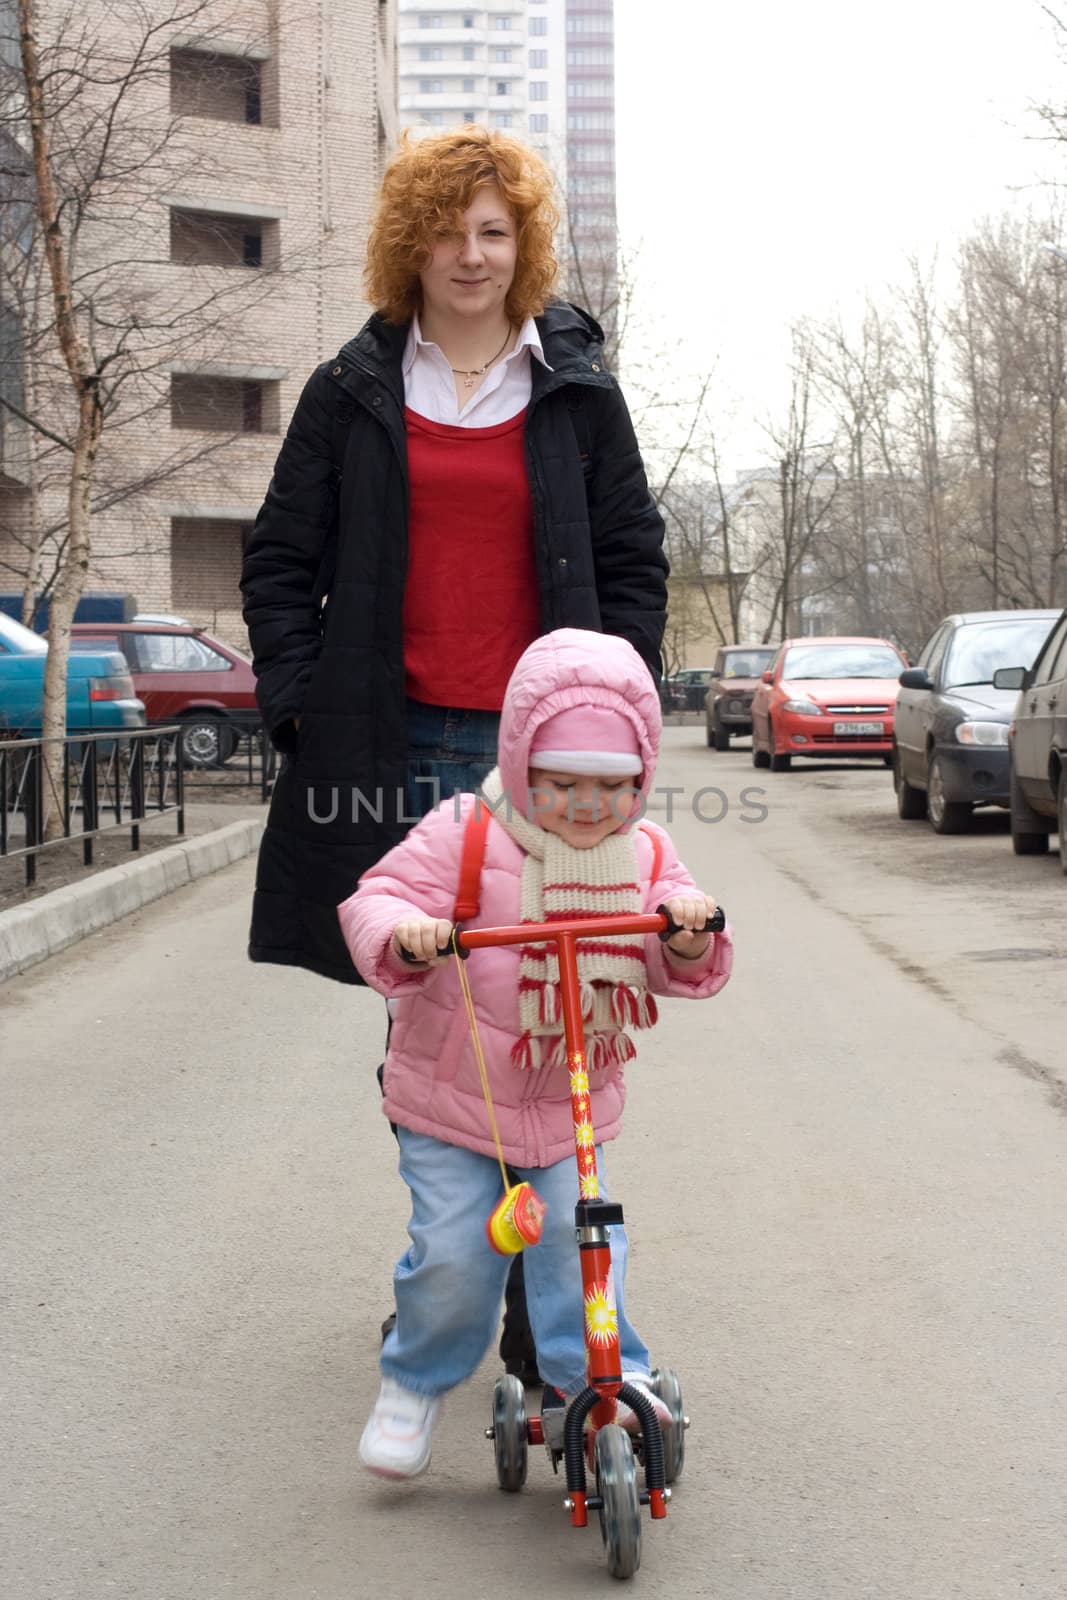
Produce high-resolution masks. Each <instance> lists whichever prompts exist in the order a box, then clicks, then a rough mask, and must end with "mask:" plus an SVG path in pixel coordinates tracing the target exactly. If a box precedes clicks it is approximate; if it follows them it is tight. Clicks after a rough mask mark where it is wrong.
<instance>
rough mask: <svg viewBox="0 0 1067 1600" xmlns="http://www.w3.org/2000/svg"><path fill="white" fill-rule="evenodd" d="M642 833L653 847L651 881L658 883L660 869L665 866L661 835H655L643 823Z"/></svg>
mask: <svg viewBox="0 0 1067 1600" xmlns="http://www.w3.org/2000/svg"><path fill="white" fill-rule="evenodd" d="M641 832H642V833H643V834H644V836H645V838H646V839H647V840H648V842H649V844H650V845H651V846H652V877H651V880H650V881H651V882H652V883H656V882H657V880H658V879H659V869H660V867H661V866H662V865H663V845H662V843H661V842H660V837H659V834H658V833H653V832H652V829H651V828H646V827H645V825H644V823H641Z"/></svg>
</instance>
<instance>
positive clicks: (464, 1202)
mask: <svg viewBox="0 0 1067 1600" xmlns="http://www.w3.org/2000/svg"><path fill="white" fill-rule="evenodd" d="M397 1136H398V1138H399V1141H400V1175H401V1177H402V1178H403V1179H404V1181H405V1182H406V1183H407V1185H408V1187H409V1188H410V1190H411V1221H410V1223H409V1224H408V1233H409V1234H410V1236H411V1246H410V1248H409V1249H408V1251H407V1254H406V1255H404V1256H403V1257H402V1258H401V1260H400V1261H399V1262H398V1264H397V1268H396V1273H395V1276H394V1285H395V1289H396V1327H395V1328H394V1329H393V1331H392V1332H391V1333H390V1334H389V1336H388V1338H387V1339H386V1341H385V1344H384V1345H383V1346H382V1357H381V1368H382V1373H383V1375H384V1376H385V1377H388V1378H394V1379H395V1380H396V1382H397V1383H399V1384H401V1385H402V1386H403V1388H405V1389H410V1390H413V1391H414V1392H415V1393H416V1394H424V1395H440V1394H444V1393H445V1392H446V1391H447V1390H449V1389H453V1388H455V1386H456V1384H457V1383H462V1382H463V1380H464V1379H465V1378H469V1377H470V1375H471V1373H472V1372H473V1371H474V1369H475V1368H476V1367H477V1365H478V1363H479V1362H480V1361H481V1359H482V1357H483V1356H484V1354H485V1352H486V1351H487V1350H488V1348H489V1346H490V1344H491V1343H492V1340H493V1337H494V1334H495V1332H496V1327H497V1320H498V1317H499V1314H500V1301H501V1298H502V1296H503V1293H504V1283H505V1280H506V1278H507V1275H508V1268H509V1266H510V1265H511V1261H512V1259H513V1258H512V1257H511V1256H501V1255H497V1253H496V1251H495V1250H493V1249H492V1248H491V1246H490V1244H489V1242H488V1240H487V1239H486V1236H485V1224H486V1219H487V1218H488V1216H489V1213H490V1212H491V1211H492V1209H493V1207H494V1206H495V1205H496V1203H497V1201H498V1200H499V1199H500V1197H501V1194H502V1188H501V1180H500V1168H499V1166H498V1165H497V1163H496V1161H495V1160H494V1159H493V1158H492V1157H491V1156H483V1155H478V1154H477V1153H476V1152H475V1151H473V1150H465V1149H462V1148H461V1147H460V1146H458V1145H453V1144H445V1143H444V1142H443V1141H442V1140H440V1139H431V1138H428V1137H427V1136H426V1135H425V1134H421V1133H411V1132H409V1130H408V1129H407V1128H400V1129H399V1130H398V1135H397ZM602 1163H603V1154H602V1152H601V1150H600V1149H599V1148H598V1149H597V1168H598V1171H599V1172H600V1174H601V1193H602V1195H603V1194H604V1184H603V1165H602ZM513 1170H514V1171H515V1172H517V1173H518V1175H519V1177H520V1178H521V1179H523V1180H524V1181H526V1182H529V1183H531V1184H532V1185H533V1187H534V1188H535V1189H536V1190H537V1193H538V1194H539V1195H540V1196H541V1199H542V1200H543V1201H544V1202H545V1204H546V1205H547V1207H548V1210H547V1213H546V1216H545V1223H544V1233H543V1234H542V1237H541V1241H540V1243H539V1244H536V1245H532V1246H529V1247H528V1248H527V1249H526V1251H525V1252H524V1257H523V1259H524V1264H525V1274H526V1300H527V1305H528V1307H529V1313H530V1326H531V1327H532V1329H533V1336H534V1343H535V1344H536V1346H537V1364H538V1368H539V1370H540V1373H541V1376H542V1378H544V1379H545V1381H546V1382H547V1383H551V1384H554V1385H555V1387H556V1388H557V1389H559V1390H561V1391H562V1393H564V1394H566V1395H574V1394H577V1393H579V1392H580V1391H581V1390H582V1389H584V1387H585V1383H586V1376H585V1344H584V1339H583V1326H584V1307H583V1299H582V1271H581V1265H580V1262H579V1255H578V1245H577V1242H576V1240H575V1237H574V1203H575V1200H576V1199H577V1197H578V1169H577V1164H576V1162H575V1159H574V1157H573V1156H569V1157H567V1159H566V1160H564V1161H559V1162H557V1163H556V1165H555V1166H552V1167H514V1168H513ZM610 1234H611V1258H612V1269H613V1272H614V1277H615V1295H616V1301H617V1305H618V1313H619V1344H620V1351H621V1356H622V1370H623V1371H624V1372H626V1373H641V1374H644V1375H645V1376H647V1375H648V1370H649V1361H648V1351H647V1349H646V1348H645V1346H644V1344H642V1342H641V1340H640V1339H639V1338H638V1336H637V1334H636V1333H635V1332H634V1329H633V1327H632V1326H631V1324H630V1322H629V1319H628V1318H627V1316H626V1311H625V1305H624V1296H623V1287H624V1280H625V1276H626V1252H627V1243H626V1230H625V1229H624V1228H622V1227H618V1226H616V1227H612V1228H611V1229H610Z"/></svg>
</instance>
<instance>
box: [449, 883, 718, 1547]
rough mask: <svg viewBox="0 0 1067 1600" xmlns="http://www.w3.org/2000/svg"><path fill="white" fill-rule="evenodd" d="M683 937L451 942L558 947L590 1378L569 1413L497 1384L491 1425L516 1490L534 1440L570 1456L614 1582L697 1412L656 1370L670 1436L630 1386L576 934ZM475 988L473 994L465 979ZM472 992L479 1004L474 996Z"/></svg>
mask: <svg viewBox="0 0 1067 1600" xmlns="http://www.w3.org/2000/svg"><path fill="white" fill-rule="evenodd" d="M725 926H726V918H725V916H724V914H723V911H722V908H721V907H720V908H718V909H717V910H716V912H715V915H714V916H713V917H712V918H711V919H710V921H708V922H707V923H705V930H706V931H707V932H710V933H720V932H721V931H722V929H723V928H724V927H725ZM678 932H681V929H680V928H678V927H677V926H676V925H675V924H674V923H673V922H672V921H671V919H670V917H669V916H668V914H667V913H666V911H665V909H664V907H662V906H661V907H659V909H658V911H657V912H656V913H654V914H647V913H646V914H644V915H642V916H607V917H586V918H575V919H573V920H569V921H559V922H551V923H523V924H522V925H521V926H518V927H512V928H472V929H469V930H467V929H464V928H462V927H461V926H459V925H458V924H457V926H456V927H455V928H454V929H453V934H452V940H451V942H450V945H449V949H451V950H453V951H454V952H455V953H456V954H458V955H459V956H461V957H465V956H467V955H468V954H469V952H470V951H472V950H482V949H486V948H488V947H491V946H495V945H506V944H534V943H536V944H542V943H543V944H553V945H555V947H556V952H557V955H558V959H559V980H560V995H561V1000H562V1006H563V1027H564V1036H565V1038H566V1041H567V1054H568V1061H569V1065H570V1091H571V1113H572V1117H573V1120H574V1148H575V1154H576V1156H577V1160H578V1185H579V1195H578V1201H577V1204H576V1206H575V1208H574V1225H575V1231H576V1234H577V1241H578V1249H579V1252H580V1255H581V1264H582V1289H583V1294H584V1299H585V1349H586V1374H587V1378H588V1383H587V1387H586V1388H585V1389H584V1390H583V1391H582V1393H581V1394H580V1395H578V1396H577V1397H576V1398H575V1399H573V1400H572V1401H571V1402H570V1404H569V1405H568V1406H567V1407H566V1410H564V1409H563V1408H562V1407H560V1408H559V1410H558V1411H556V1410H554V1409H553V1410H550V1409H547V1408H546V1409H544V1410H543V1411H542V1413H541V1415H540V1416H528V1415H527V1411H526V1397H525V1391H524V1389H523V1386H522V1384H521V1383H520V1382H519V1380H518V1378H514V1377H504V1378H500V1379H498V1380H497V1384H496V1388H495V1390H494V1394H493V1418H492V1424H491V1426H490V1427H489V1428H487V1429H486V1435H487V1437H488V1438H490V1439H492V1441H493V1448H494V1452H495V1455H496V1472H497V1482H498V1483H499V1485H500V1487H501V1488H502V1489H505V1490H507V1491H509V1492H511V1493H516V1492H517V1491H518V1490H519V1489H521V1488H522V1486H523V1484H524V1483H525V1481H526V1467H527V1454H528V1446H529V1445H531V1444H544V1445H545V1446H546V1447H547V1449H548V1453H549V1457H550V1459H551V1461H552V1467H553V1470H554V1471H558V1469H559V1462H560V1460H561V1459H562V1460H563V1462H564V1470H565V1474H566V1479H567V1496H566V1499H565V1500H564V1502H563V1504H564V1507H565V1509H566V1510H567V1511H569V1512H570V1517H571V1525H572V1526H573V1527H575V1528H584V1527H585V1526H586V1525H587V1523H588V1513H589V1512H590V1511H596V1512H597V1513H598V1514H599V1517H600V1531H601V1535H602V1537H603V1540H604V1547H605V1551H606V1554H607V1562H608V1570H609V1571H610V1572H611V1575H612V1576H613V1577H615V1578H629V1577H632V1576H633V1574H634V1573H635V1572H636V1571H637V1568H638V1567H639V1565H640V1563H641V1506H642V1505H647V1506H648V1508H649V1512H650V1514H651V1516H652V1517H653V1519H658V1518H661V1517H665V1516H666V1515H667V1501H668V1500H669V1499H670V1494H671V1491H670V1485H671V1484H672V1483H673V1482H674V1480H675V1479H676V1478H677V1477H679V1475H680V1474H681V1471H682V1466H683V1463H684V1460H685V1430H686V1428H687V1427H688V1426H689V1419H688V1417H686V1416H685V1414H684V1413H683V1410H682V1395H681V1388H680V1386H679V1383H678V1378H677V1376H676V1374H675V1373H674V1372H673V1371H672V1370H671V1369H670V1368H662V1369H659V1370H657V1371H656V1372H654V1373H653V1374H652V1385H651V1386H652V1388H653V1390H654V1391H655V1393H656V1395H657V1396H658V1398H659V1399H660V1400H662V1401H663V1403H664V1404H665V1405H666V1407H667V1409H668V1410H669V1412H670V1414H671V1426H670V1428H669V1429H668V1430H667V1431H666V1433H665V1434H664V1433H663V1432H662V1431H661V1429H660V1425H659V1422H658V1420H657V1418H656V1412H655V1408H654V1407H653V1406H652V1404H651V1402H650V1401H649V1400H648V1398H647V1397H646V1396H645V1395H643V1394H641V1393H640V1392H639V1391H638V1390H636V1389H635V1388H634V1387H633V1386H632V1385H631V1384H628V1383H623V1381H622V1373H621V1371H620V1366H621V1362H620V1356H619V1331H618V1315H617V1311H616V1305H615V1290H614V1283H613V1279H612V1271H611V1244H610V1238H609V1233H608V1230H609V1228H610V1227H611V1226H612V1224H613V1223H614V1224H618V1223H621V1222H622V1220H623V1215H622V1206H621V1205H619V1204H618V1203H617V1202H613V1201H606V1200H601V1198H600V1185H599V1179H598V1177H597V1168H596V1150H595V1144H596V1138H595V1133H594V1130H593V1127H592V1123H591V1120H590V1119H591V1106H590V1099H589V1079H588V1076H587V1072H586V1059H585V1035H584V1030H583V1026H582V1009H581V1001H580V998H579V984H578V965H577V957H576V941H577V940H578V939H581V938H583V937H584V938H589V937H593V936H595V937H596V938H598V939H602V938H604V936H605V935H609V936H615V935H627V934H628V935H633V934H645V933H656V934H658V935H659V937H660V938H661V939H663V940H666V939H669V938H670V936H671V935H672V934H673V933H678ZM441 953H442V954H444V953H445V952H444V951H442V952H441ZM464 988H465V991H466V984H464ZM466 992H467V993H468V999H469V991H466ZM487 1087H488V1086H487V1085H486V1088H487ZM490 1109H491V1102H490ZM620 1400H621V1401H622V1402H623V1403H624V1404H625V1405H627V1406H629V1407H630V1409H631V1410H632V1411H633V1412H634V1413H635V1414H636V1416H637V1418H638V1420H639V1422H640V1424H641V1433H640V1436H639V1437H637V1438H632V1437H631V1435H630V1434H629V1433H627V1432H626V1430H625V1429H623V1428H621V1427H620V1426H619V1425H618V1423H617V1422H616V1421H615V1416H616V1403H617V1402H618V1401H620ZM635 1455H636V1457H637V1458H638V1459H640V1460H642V1461H643V1465H644V1476H645V1487H644V1489H643V1490H639V1489H638V1486H637V1470H636V1464H635ZM587 1467H588V1469H589V1471H590V1472H592V1473H593V1474H595V1479H596V1491H595V1493H593V1494H589V1493H588V1492H587V1487H586V1468H587Z"/></svg>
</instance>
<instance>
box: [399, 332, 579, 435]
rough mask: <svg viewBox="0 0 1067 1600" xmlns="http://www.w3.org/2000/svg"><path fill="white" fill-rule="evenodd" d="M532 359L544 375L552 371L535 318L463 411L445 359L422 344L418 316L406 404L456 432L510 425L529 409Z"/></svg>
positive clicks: (409, 351)
mask: <svg viewBox="0 0 1067 1600" xmlns="http://www.w3.org/2000/svg"><path fill="white" fill-rule="evenodd" d="M534 357H536V358H537V360H538V361H540V363H541V365H542V366H543V367H544V368H545V369H546V371H548V372H551V371H552V368H551V367H550V366H549V365H548V362H547V361H546V360H545V352H544V350H543V349H542V347H541V336H540V334H539V333H538V331H537V324H536V322H535V321H534V319H533V317H527V319H526V321H525V322H524V323H523V325H522V327H521V328H520V330H519V337H518V339H517V340H516V343H515V348H514V349H513V350H509V351H508V354H507V355H506V356H505V357H504V359H503V360H502V361H498V362H497V363H496V365H495V366H493V367H491V368H490V370H489V371H488V372H487V373H486V375H485V379H484V381H483V383H482V386H481V388H480V389H478V390H477V391H476V392H475V393H474V394H473V395H472V396H471V398H470V399H469V400H468V401H467V403H466V404H465V405H464V407H463V410H462V411H461V410H460V408H459V405H458V404H457V401H456V385H455V379H454V377H453V373H452V369H451V367H450V366H449V363H448V360H447V358H446V357H445V353H444V351H443V350H442V349H441V347H440V345H436V344H432V343H431V342H430V340H429V339H424V338H423V336H422V329H421V328H420V327H419V319H418V316H417V315H416V316H415V317H414V318H413V320H412V323H411V327H410V328H409V330H408V338H407V344H406V345H405V347H404V403H405V405H407V406H409V407H410V408H411V410H412V411H417V412H418V414H419V416H420V417H425V418H426V419H427V421H429V422H440V423H445V424H447V425H449V426H451V427H457V428H493V427H495V426H496V425H497V423H498V422H509V421H510V420H511V418H512V417H515V416H517V415H518V414H519V412H520V411H522V410H523V409H524V408H525V407H526V406H528V405H529V403H530V390H531V387H532V383H533V380H532V377H531V372H530V361H531V359H532V358H534Z"/></svg>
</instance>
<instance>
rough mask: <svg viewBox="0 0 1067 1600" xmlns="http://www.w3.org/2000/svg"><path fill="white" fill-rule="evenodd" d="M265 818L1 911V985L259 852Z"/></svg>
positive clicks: (241, 821) (187, 840)
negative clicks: (160, 899) (191, 884)
mask: <svg viewBox="0 0 1067 1600" xmlns="http://www.w3.org/2000/svg"><path fill="white" fill-rule="evenodd" d="M264 821H265V813H264V812H258V813H257V814H256V815H255V816H244V817H240V818H238V819H237V820H235V821H233V822H227V823H225V824H224V825H223V826H222V827H217V828H213V829H212V830H211V831H210V832H207V833H202V834H199V835H194V836H192V837H189V836H188V835H186V837H184V838H182V839H179V840H178V842H177V843H176V844H173V845H169V846H166V847H164V848H163V849H156V850H153V851H152V853H151V854H149V855H144V856H133V857H131V859H130V860H128V861H127V862H125V863H124V864H123V865H122V866H117V867H110V868H106V869H104V870H101V871H99V872H95V873H92V874H90V875H89V876H87V877H81V878H79V879H78V881H77V882H74V883H68V884H64V885H63V887H62V888H59V889H53V890H52V891H51V893H50V894H44V895H40V896H39V897H38V898H37V899H34V900H29V901H27V902H26V903H25V904H24V905H18V906H14V907H12V908H11V909H10V910H7V911H0V983H4V982H5V981H6V980H7V979H8V978H12V977H14V976H15V975H16V974H17V973H20V972H26V971H27V970H28V969H29V968H30V967H34V966H36V965H37V963H38V962H40V961H45V960H47V959H48V957H49V956H54V955H57V954H58V953H59V951H61V950H66V949H68V948H69V947H70V946H71V945H72V944H76V943H77V942H78V940H79V939H84V938H85V937H86V935H87V934H90V933H96V932H97V931H98V930H99V929H100V928H106V927H108V926H109V925H110V924H111V923H113V922H117V921H118V920H119V918H120V917H125V916H128V915H129V913H130V912H131V911H138V910H140V908H141V907H142V906H146V905H148V904H149V903H150V902H151V901H153V900H158V899H159V898H160V896H161V895H165V894H170V892H171V891H172V890H173V889H180V888H182V887H183V886H184V885H185V884H188V883H194V882H195V881H196V880H197V879H198V878H203V877H206V876H207V874H208V873H211V872H218V871H219V869H220V868H222V867H228V866H230V864H231V863H232V862H234V861H240V860H241V858H242V857H243V856H247V855H251V853H252V852H253V851H254V850H255V849H256V848H257V846H258V844H259V840H260V836H261V834H262V832H263V823H264Z"/></svg>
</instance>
